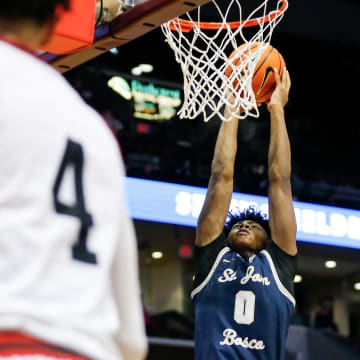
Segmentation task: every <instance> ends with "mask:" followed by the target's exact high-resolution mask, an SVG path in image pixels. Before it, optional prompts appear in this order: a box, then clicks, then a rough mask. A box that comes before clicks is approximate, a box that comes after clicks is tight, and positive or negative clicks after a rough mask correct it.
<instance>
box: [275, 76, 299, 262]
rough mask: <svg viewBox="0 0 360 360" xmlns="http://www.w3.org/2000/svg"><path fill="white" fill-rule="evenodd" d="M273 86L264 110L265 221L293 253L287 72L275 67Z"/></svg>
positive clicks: (282, 247)
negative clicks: (266, 123)
mask: <svg viewBox="0 0 360 360" xmlns="http://www.w3.org/2000/svg"><path fill="white" fill-rule="evenodd" d="M275 79H276V89H275V90H274V92H273V94H272V96H271V99H270V102H269V104H268V110H269V112H270V118H271V132H270V146H269V154H268V166H269V173H268V175H269V223H270V229H271V235H272V239H273V240H274V241H275V243H276V244H277V245H278V246H279V247H280V248H281V249H282V250H284V251H285V252H286V253H288V254H290V255H295V254H296V253H297V249H296V220H295V213H294V208H293V202H292V194H291V183H290V176H291V151H290V142H289V137H288V134H287V130H286V124H285V116H284V106H285V105H286V103H287V101H288V94H289V90H290V86H291V81H290V76H289V73H288V71H287V70H285V71H284V73H283V77H282V79H280V76H279V74H278V72H277V71H275Z"/></svg>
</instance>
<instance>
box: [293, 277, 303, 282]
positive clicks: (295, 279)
mask: <svg viewBox="0 0 360 360" xmlns="http://www.w3.org/2000/svg"><path fill="white" fill-rule="evenodd" d="M300 282H302V276H301V275H295V277H294V283H300Z"/></svg>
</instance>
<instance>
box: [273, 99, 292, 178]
mask: <svg viewBox="0 0 360 360" xmlns="http://www.w3.org/2000/svg"><path fill="white" fill-rule="evenodd" d="M269 111H270V118H271V131H270V146H269V154H268V167H269V181H287V180H290V176H291V150H290V141H289V137H288V133H287V130H286V124H285V116H284V109H283V107H281V106H279V105H275V106H272V107H271V108H270V109H269Z"/></svg>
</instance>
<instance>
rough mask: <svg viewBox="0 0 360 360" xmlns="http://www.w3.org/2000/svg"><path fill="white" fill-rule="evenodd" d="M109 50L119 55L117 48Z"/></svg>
mask: <svg viewBox="0 0 360 360" xmlns="http://www.w3.org/2000/svg"><path fill="white" fill-rule="evenodd" d="M110 52H111V53H112V54H114V55H119V50H118V48H112V49H110Z"/></svg>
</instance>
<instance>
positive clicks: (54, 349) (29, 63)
mask: <svg viewBox="0 0 360 360" xmlns="http://www.w3.org/2000/svg"><path fill="white" fill-rule="evenodd" d="M68 7H69V4H68V0H9V1H7V0H6V1H1V3H0V78H1V81H0V104H1V105H0V358H1V359H6V358H9V359H10V358H11V359H36V360H39V359H52V358H54V359H72V360H87V359H98V360H140V359H144V357H145V354H146V350H147V343H146V337H145V331H144V324H143V314H142V307H141V300H140V289H139V281H138V268H137V250H136V238H135V234H134V229H133V224H132V222H131V220H130V219H129V218H128V216H127V212H126V206H125V197H124V192H123V183H124V167H123V162H122V158H121V155H120V151H119V147H118V144H117V142H116V140H115V138H114V137H113V135H112V133H111V131H110V130H109V129H108V127H107V126H106V125H105V123H104V121H103V120H102V119H101V118H100V116H98V115H97V114H96V113H95V111H93V110H92V109H91V108H89V107H88V106H87V105H86V104H85V103H84V102H83V101H82V99H81V98H80V97H79V95H78V94H77V93H76V92H75V91H74V90H73V89H72V88H71V87H70V86H69V85H68V84H67V82H66V81H65V80H64V79H63V78H62V76H61V75H60V74H58V73H57V72H56V71H55V70H54V69H53V68H51V67H50V66H48V65H47V64H45V63H43V62H42V61H40V60H39V59H38V58H37V57H36V56H35V55H34V53H33V51H34V50H35V49H39V48H41V46H42V45H43V44H44V43H46V41H48V39H49V38H50V36H51V34H52V32H53V30H54V26H55V24H56V21H57V15H59V14H61V12H62V11H64V10H66V9H67V8H68ZM16 355H17V356H16Z"/></svg>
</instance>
